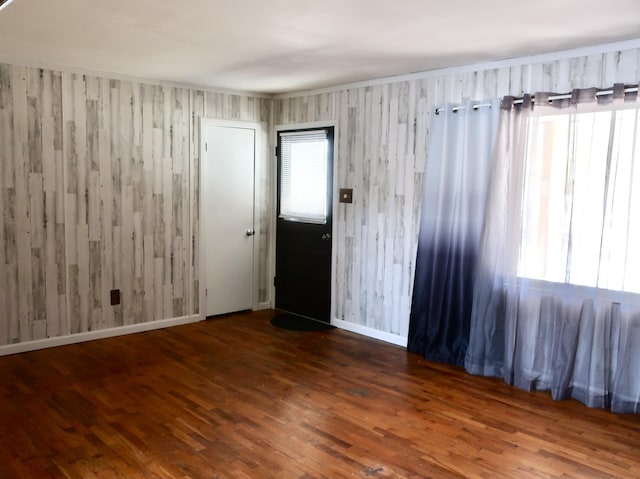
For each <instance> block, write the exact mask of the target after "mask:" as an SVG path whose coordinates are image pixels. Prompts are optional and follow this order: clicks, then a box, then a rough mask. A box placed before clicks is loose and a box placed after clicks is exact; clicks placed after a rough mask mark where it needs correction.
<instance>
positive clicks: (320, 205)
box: [280, 130, 329, 224]
mask: <svg viewBox="0 0 640 479" xmlns="http://www.w3.org/2000/svg"><path fill="white" fill-rule="evenodd" d="M328 145H329V141H328V139H327V132H326V131H325V130H313V131H299V132H286V133H280V155H281V160H280V161H281V163H280V218H283V219H285V220H289V221H301V222H305V223H317V224H324V223H326V222H327V174H328V173H327V172H328V168H327V154H328Z"/></svg>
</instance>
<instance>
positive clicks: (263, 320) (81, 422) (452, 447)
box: [0, 311, 640, 479]
mask: <svg viewBox="0 0 640 479" xmlns="http://www.w3.org/2000/svg"><path fill="white" fill-rule="evenodd" d="M272 315H273V312H272V311H264V312H258V313H246V314H238V315H229V316H225V317H221V318H216V319H212V320H208V321H205V322H202V323H197V324H192V325H187V326H179V327H175V328H171V329H165V330H159V331H153V332H148V333H141V334H136V335H131V336H124V337H119V338H113V339H106V340H101V341H94V342H89V343H83V344H78V345H72V346H65V347H59V348H55V349H49V350H43V351H37V352H32V353H27V354H20V355H14V356H8V357H3V358H0V478H3V479H5V478H6V479H13V478H38V479H40V478H74V479H75V478H145V479H146V478H180V479H186V478H193V479H196V478H197V479H200V478H202V479H205V478H206V479H213V478H227V477H229V478H231V477H233V478H235V477H238V478H263V477H265V478H267V477H276V478H322V477H326V478H339V477H350V478H353V477H362V478H405V477H406V478H592V477H593V478H637V477H639V476H640V416H633V415H614V414H611V413H609V412H607V411H602V410H593V409H588V408H586V407H585V406H583V405H581V404H579V403H577V402H575V401H562V402H554V401H552V400H551V399H550V397H549V396H548V395H547V394H545V393H534V394H531V393H526V392H523V391H519V390H516V389H514V388H511V387H509V386H506V385H505V384H503V383H502V382H501V381H500V380H494V379H487V378H478V377H473V376H469V375H467V374H466V373H464V371H462V370H460V369H458V368H454V367H449V366H444V365H440V364H434V363H428V362H426V361H424V360H423V359H422V358H420V357H419V356H417V355H413V354H409V353H407V352H406V351H405V350H404V349H403V348H399V347H395V346H391V345H388V344H384V343H381V342H378V341H375V340H370V339H367V338H363V337H361V336H358V335H355V334H352V333H349V332H346V331H341V330H330V331H325V332H313V333H307V332H293V331H285V330H280V329H277V328H274V327H273V326H271V325H270V324H269V319H270V317H271V316H272Z"/></svg>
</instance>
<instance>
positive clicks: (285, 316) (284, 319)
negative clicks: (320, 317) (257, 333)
mask: <svg viewBox="0 0 640 479" xmlns="http://www.w3.org/2000/svg"><path fill="white" fill-rule="evenodd" d="M271 324H272V325H274V326H275V327H276V328H281V329H288V330H289V331H326V330H327V329H335V326H331V325H330V324H329V323H324V322H322V321H316V320H315V319H308V318H304V317H302V316H298V315H297V314H292V313H282V314H279V315H278V316H274V317H273V318H271Z"/></svg>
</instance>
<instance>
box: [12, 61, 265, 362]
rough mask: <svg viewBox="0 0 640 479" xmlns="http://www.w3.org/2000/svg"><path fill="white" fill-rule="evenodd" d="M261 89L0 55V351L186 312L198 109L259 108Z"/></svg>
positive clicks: (191, 280)
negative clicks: (208, 87) (80, 69)
mask: <svg viewBox="0 0 640 479" xmlns="http://www.w3.org/2000/svg"><path fill="white" fill-rule="evenodd" d="M271 101H272V100H271V99H268V98H258V97H251V96H247V95H240V94H238V95H234V94H227V93H213V92H208V91H207V92H205V91H200V90H193V89H188V88H180V87H176V86H167V85H157V84H150V83H143V82H136V81H127V80H114V79H109V78H104V77H98V76H92V75H86V74H82V73H77V72H61V71H54V70H48V69H41V68H31V67H25V66H20V65H9V64H0V312H1V314H0V354H1V353H2V352H3V351H2V350H1V346H2V345H15V344H19V343H25V342H31V341H37V340H42V339H47V338H60V337H64V336H67V335H81V334H86V333H88V332H95V331H103V330H108V329H110V328H121V327H125V328H126V327H129V326H131V325H137V324H141V323H150V322H155V321H159V320H166V319H170V318H184V317H188V316H192V315H196V314H197V313H198V311H199V306H198V294H196V292H197V291H198V278H199V271H198V269H199V268H198V266H199V250H200V244H199V208H198V206H199V198H200V196H199V191H198V190H199V184H200V183H199V164H200V158H199V152H200V148H199V144H200V139H199V124H200V118H202V117H204V116H205V115H206V116H207V117H211V118H218V119H224V120H246V121H251V122H268V121H269V120H270V116H271ZM265 130H266V131H268V128H265ZM265 143H266V142H265ZM267 151H268V150H267V146H266V145H265V148H264V151H263V152H262V158H268V156H267ZM258 171H261V172H262V175H261V176H260V177H259V178H258V181H259V182H260V185H261V186H263V188H262V190H261V191H263V192H268V191H269V184H270V183H269V181H270V180H269V176H268V168H264V167H263V168H259V169H258ZM265 194H266V193H265ZM267 199H268V197H267ZM259 200H260V201H259V202H258V204H259V210H258V219H259V221H261V222H262V223H264V224H265V225H268V224H269V222H268V217H267V215H268V206H267V205H268V201H267V200H266V199H265V198H260V199H259ZM258 241H259V242H260V246H259V249H260V251H261V252H262V254H261V257H260V263H259V264H260V274H261V283H260V291H259V296H260V298H261V301H265V300H267V297H266V296H267V280H266V270H267V264H268V261H267V251H268V244H267V241H268V228H267V227H266V226H265V227H264V228H262V229H261V235H260V237H259V238H258ZM111 289H120V290H121V291H122V304H121V305H118V306H111V305H110V294H109V292H110V290H111Z"/></svg>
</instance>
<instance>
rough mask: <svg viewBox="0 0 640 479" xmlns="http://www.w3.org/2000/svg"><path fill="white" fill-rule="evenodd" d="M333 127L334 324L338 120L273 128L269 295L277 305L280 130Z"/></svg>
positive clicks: (332, 272) (332, 228) (332, 241)
mask: <svg viewBox="0 0 640 479" xmlns="http://www.w3.org/2000/svg"><path fill="white" fill-rule="evenodd" d="M329 127H333V165H332V166H331V167H332V169H333V170H332V171H333V187H332V189H333V198H332V201H331V204H332V207H331V215H332V218H331V313H330V316H329V317H330V318H331V323H332V324H333V322H334V321H333V319H334V318H335V317H336V314H335V312H336V261H337V256H336V248H335V243H334V240H335V238H336V223H337V221H336V218H337V217H338V203H339V202H338V201H337V200H338V191H339V189H340V188H339V185H338V151H339V150H338V122H337V121H336V120H327V121H312V122H307V123H288V124H284V125H275V127H274V129H273V139H274V148H273V150H272V153H273V157H272V158H273V161H272V162H271V178H272V179H273V181H272V182H271V204H272V205H273V207H272V208H271V218H270V221H269V228H270V231H273V235H272V236H273V241H271V244H270V248H269V250H270V251H269V257H270V260H269V268H268V270H269V278H268V281H267V282H268V285H269V288H270V289H269V296H270V297H271V305H272V307H275V304H276V288H275V286H274V285H273V277H274V276H275V273H276V222H277V221H276V220H277V218H276V216H277V211H276V205H277V204H278V159H277V157H276V155H275V145H277V144H278V132H280V131H287V130H304V129H310V128H329Z"/></svg>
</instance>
